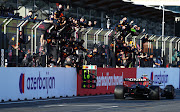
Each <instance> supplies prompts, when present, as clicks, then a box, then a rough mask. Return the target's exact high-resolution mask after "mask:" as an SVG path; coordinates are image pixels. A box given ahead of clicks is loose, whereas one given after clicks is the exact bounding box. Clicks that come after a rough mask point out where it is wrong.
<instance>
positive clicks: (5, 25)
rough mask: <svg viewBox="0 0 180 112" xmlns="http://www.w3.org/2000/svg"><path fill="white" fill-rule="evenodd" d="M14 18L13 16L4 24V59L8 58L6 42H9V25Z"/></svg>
mask: <svg viewBox="0 0 180 112" xmlns="http://www.w3.org/2000/svg"><path fill="white" fill-rule="evenodd" d="M12 20H13V18H10V19H9V20H8V21H7V22H6V23H5V24H4V60H5V59H6V58H7V55H6V53H7V52H6V51H7V48H6V46H7V45H6V42H7V25H8V24H9V23H10V22H11V21H12Z"/></svg>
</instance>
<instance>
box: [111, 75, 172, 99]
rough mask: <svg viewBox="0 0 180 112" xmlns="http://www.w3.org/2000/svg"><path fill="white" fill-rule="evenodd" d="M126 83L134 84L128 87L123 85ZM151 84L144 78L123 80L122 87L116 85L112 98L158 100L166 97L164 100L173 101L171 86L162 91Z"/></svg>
mask: <svg viewBox="0 0 180 112" xmlns="http://www.w3.org/2000/svg"><path fill="white" fill-rule="evenodd" d="M126 81H128V82H131V83H134V84H132V85H131V87H128V86H127V85H125V82H126ZM152 82H153V81H151V80H149V79H147V78H146V77H142V78H140V79H136V78H125V79H124V82H123V85H117V86H116V87H115V89H114V98H115V99H125V98H126V97H132V98H146V99H150V100H159V99H160V98H161V97H166V99H174V97H175V89H174V87H173V85H167V86H166V87H165V88H164V89H161V88H160V86H156V85H152Z"/></svg>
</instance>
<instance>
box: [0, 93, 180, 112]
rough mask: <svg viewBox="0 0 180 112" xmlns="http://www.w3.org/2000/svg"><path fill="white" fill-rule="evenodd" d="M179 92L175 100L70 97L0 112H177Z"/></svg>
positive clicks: (8, 106)
mask: <svg viewBox="0 0 180 112" xmlns="http://www.w3.org/2000/svg"><path fill="white" fill-rule="evenodd" d="M179 110H180V91H177V92H176V98H175V99H165V98H161V100H143V99H139V100H135V99H132V98H126V99H123V100H116V99H114V96H113V94H111V95H99V96H85V97H71V98H59V99H48V100H32V101H19V102H4V103H0V112H179Z"/></svg>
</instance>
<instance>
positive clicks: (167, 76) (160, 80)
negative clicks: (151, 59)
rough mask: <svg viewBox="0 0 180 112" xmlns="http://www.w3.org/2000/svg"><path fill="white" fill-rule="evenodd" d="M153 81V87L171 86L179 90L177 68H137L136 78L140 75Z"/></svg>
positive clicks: (179, 70) (179, 76)
mask: <svg viewBox="0 0 180 112" xmlns="http://www.w3.org/2000/svg"><path fill="white" fill-rule="evenodd" d="M145 74H146V75H147V77H148V78H149V79H151V80H153V85H160V87H161V88H164V87H165V86H166V85H173V86H174V87H175V88H176V89H179V88H180V69H179V68H137V78H140V77H142V75H145Z"/></svg>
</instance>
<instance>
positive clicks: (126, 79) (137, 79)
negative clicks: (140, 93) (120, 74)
mask: <svg viewBox="0 0 180 112" xmlns="http://www.w3.org/2000/svg"><path fill="white" fill-rule="evenodd" d="M124 81H129V82H145V81H150V80H149V79H142V78H125V79H124Z"/></svg>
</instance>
